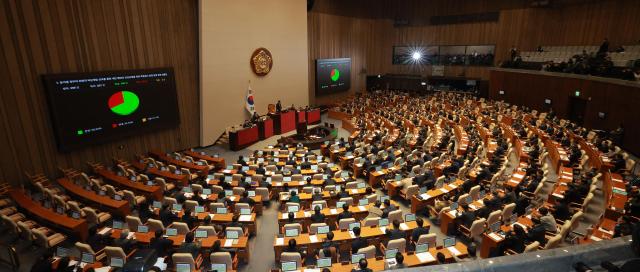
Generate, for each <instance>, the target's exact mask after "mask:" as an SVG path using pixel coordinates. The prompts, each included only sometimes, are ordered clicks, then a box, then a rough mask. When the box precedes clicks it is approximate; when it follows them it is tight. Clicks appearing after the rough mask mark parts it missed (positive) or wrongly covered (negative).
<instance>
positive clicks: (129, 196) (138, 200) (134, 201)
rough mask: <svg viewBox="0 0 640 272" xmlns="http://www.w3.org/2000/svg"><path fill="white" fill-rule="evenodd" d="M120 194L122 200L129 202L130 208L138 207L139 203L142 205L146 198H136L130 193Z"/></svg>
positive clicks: (123, 191) (124, 191) (126, 191)
mask: <svg viewBox="0 0 640 272" xmlns="http://www.w3.org/2000/svg"><path fill="white" fill-rule="evenodd" d="M122 193H123V194H124V199H126V200H127V201H129V204H131V205H132V206H138V205H140V203H144V202H145V201H146V198H145V197H144V196H141V195H139V196H136V195H135V194H133V192H132V191H129V190H122Z"/></svg>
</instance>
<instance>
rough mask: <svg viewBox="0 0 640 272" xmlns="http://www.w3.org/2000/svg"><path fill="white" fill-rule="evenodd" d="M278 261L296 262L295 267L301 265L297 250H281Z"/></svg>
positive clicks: (300, 257)
mask: <svg viewBox="0 0 640 272" xmlns="http://www.w3.org/2000/svg"><path fill="white" fill-rule="evenodd" d="M280 262H283V263H286V262H296V267H302V256H301V255H300V253H298V252H282V254H280Z"/></svg>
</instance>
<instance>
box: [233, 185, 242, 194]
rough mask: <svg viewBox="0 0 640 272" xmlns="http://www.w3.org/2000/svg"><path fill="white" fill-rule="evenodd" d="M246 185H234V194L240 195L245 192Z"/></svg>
mask: <svg viewBox="0 0 640 272" xmlns="http://www.w3.org/2000/svg"><path fill="white" fill-rule="evenodd" d="M244 191H245V189H244V187H233V194H234V195H239V196H241V195H242V194H244Z"/></svg>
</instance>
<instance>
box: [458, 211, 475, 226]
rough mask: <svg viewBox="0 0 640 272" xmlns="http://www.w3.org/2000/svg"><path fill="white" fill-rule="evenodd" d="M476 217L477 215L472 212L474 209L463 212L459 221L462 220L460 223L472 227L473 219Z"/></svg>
mask: <svg viewBox="0 0 640 272" xmlns="http://www.w3.org/2000/svg"><path fill="white" fill-rule="evenodd" d="M475 219H476V215H475V214H474V213H473V212H472V211H468V212H463V213H462V214H461V215H460V217H458V220H459V221H458V222H460V224H462V225H464V226H465V227H467V228H469V227H471V224H473V221H474V220H475Z"/></svg>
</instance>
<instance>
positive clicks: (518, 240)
mask: <svg viewBox="0 0 640 272" xmlns="http://www.w3.org/2000/svg"><path fill="white" fill-rule="evenodd" d="M526 240H527V233H526V232H525V231H524V229H523V228H522V227H521V226H520V225H518V224H515V225H513V230H512V231H510V232H509V233H507V236H506V237H505V239H504V244H503V248H502V252H504V251H506V250H507V249H511V250H513V251H515V252H517V253H522V252H524V248H525V245H524V241H526Z"/></svg>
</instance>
